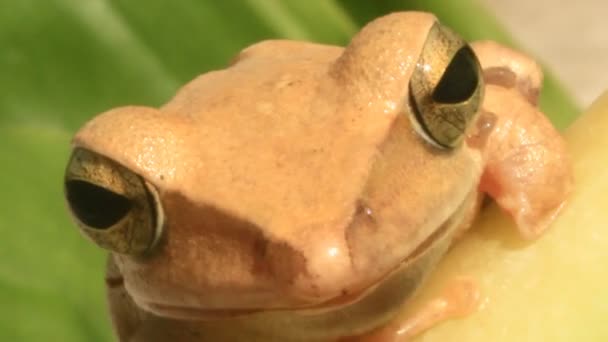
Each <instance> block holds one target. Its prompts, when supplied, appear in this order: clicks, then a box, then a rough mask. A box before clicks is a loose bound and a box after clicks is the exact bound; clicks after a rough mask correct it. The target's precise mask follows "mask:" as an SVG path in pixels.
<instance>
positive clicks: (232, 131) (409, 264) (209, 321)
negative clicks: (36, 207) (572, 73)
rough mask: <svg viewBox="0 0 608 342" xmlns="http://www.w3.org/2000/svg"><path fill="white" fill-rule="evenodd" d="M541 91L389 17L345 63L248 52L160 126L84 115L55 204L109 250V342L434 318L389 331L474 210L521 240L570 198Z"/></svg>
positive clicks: (326, 335) (243, 337)
mask: <svg viewBox="0 0 608 342" xmlns="http://www.w3.org/2000/svg"><path fill="white" fill-rule="evenodd" d="M541 80H542V75H541V71H540V69H539V67H538V65H537V64H536V63H535V62H534V61H533V60H531V59H530V58H528V57H526V56H525V55H522V54H520V53H518V52H515V51H513V50H511V49H509V48H506V47H503V46H500V45H498V44H496V43H492V42H475V43H472V44H468V43H466V42H465V41H464V40H463V39H461V38H460V37H459V36H458V35H457V34H456V33H454V32H453V31H452V30H451V29H449V28H448V27H446V26H444V25H442V24H441V23H439V22H438V21H437V19H436V18H435V17H434V16H433V15H431V14H428V13H421V12H405V13H394V14H390V15H387V16H385V17H381V18H379V19H376V20H374V21H372V22H371V23H369V24H368V25H366V26H365V27H364V28H363V29H362V30H361V31H360V32H359V33H358V34H356V35H355V36H354V38H353V39H352V41H351V42H350V43H349V44H348V46H346V47H345V48H342V47H336V46H327V45H320V44H313V43H307V42H296V41H287V40H271V41H263V42H260V43H257V44H255V45H252V46H250V47H248V48H246V49H244V50H243V51H242V52H240V54H238V56H237V57H236V58H235V59H234V60H233V61H232V62H231V64H230V65H229V66H228V67H227V68H226V69H224V70H219V71H213V72H209V73H206V74H204V75H202V76H199V77H198V78H196V79H195V80H193V81H191V82H190V83H189V84H187V85H185V86H184V87H183V88H182V89H181V90H179V92H178V93H177V95H176V96H175V97H174V98H173V99H171V100H170V101H169V102H168V103H167V104H165V105H164V106H162V107H161V108H160V109H155V108H149V107H142V106H127V107H122V108H117V109H112V110H110V111H108V112H105V113H103V114H101V115H99V116H97V117H95V118H94V119H92V120H91V121H89V122H88V123H86V124H85V125H84V127H82V128H81V129H80V130H79V131H78V132H77V134H76V135H75V138H74V140H73V152H72V156H71V158H70V161H69V163H68V166H67V171H66V175H65V193H66V198H67V202H68V206H69V208H70V211H71V213H72V215H73V217H74V220H75V221H76V223H77V224H78V226H79V227H80V229H81V231H82V232H84V234H85V235H86V236H88V237H89V238H90V239H91V240H92V241H93V242H95V243H96V244H97V245H98V246H100V247H102V248H105V249H107V250H109V251H110V255H109V258H108V266H107V274H106V278H105V280H106V285H107V293H108V299H109V307H110V312H111V316H112V319H113V323H114V327H115V330H116V333H117V335H118V337H119V339H120V340H121V341H347V340H348V341H402V340H406V339H408V338H409V337H411V336H414V335H416V334H418V333H420V332H421V331H423V330H424V329H426V328H427V327H430V326H432V325H434V324H437V323H438V322H440V321H441V320H444V319H447V318H449V317H450V314H449V311H450V310H447V309H446V307H447V306H446V305H443V306H442V305H434V306H429V307H428V308H426V309H425V310H426V311H424V310H423V311H424V312H419V313H417V314H416V313H414V314H413V315H411V316H409V317H405V318H404V317H401V316H400V315H399V313H400V312H401V311H402V310H403V308H404V307H406V305H407V303H408V299H409V298H411V297H412V295H413V294H414V293H415V290H416V289H417V288H419V287H420V285H421V284H422V283H423V281H424V279H425V277H426V275H427V274H428V273H429V272H431V270H432V269H433V266H434V265H435V264H436V263H437V262H438V260H440V259H441V258H442V256H443V255H444V254H445V252H446V250H447V249H448V248H449V246H450V245H451V244H452V243H453V242H454V241H456V240H457V237H458V236H460V235H461V234H462V233H463V232H464V231H465V230H466V228H467V227H469V226H470V224H471V222H472V221H473V220H474V217H475V214H476V213H477V211H478V209H479V208H480V205H481V203H482V200H483V198H484V196H486V195H488V196H489V197H490V198H492V199H493V200H494V201H495V202H496V203H497V204H498V205H499V206H500V207H501V208H502V209H504V211H505V212H506V213H508V214H509V215H510V216H512V217H513V219H514V221H515V223H516V224H517V227H518V229H519V231H520V233H521V235H522V237H523V238H527V239H533V238H536V237H538V236H539V235H540V234H541V233H542V232H543V231H544V230H545V229H546V228H547V226H548V225H549V223H550V222H551V220H552V219H553V218H554V217H555V215H556V214H557V213H558V211H559V209H560V208H561V207H562V205H563V203H564V202H565V200H566V197H567V194H568V193H569V191H570V189H571V187H572V178H571V169H570V164H569V159H568V155H567V153H566V148H565V145H564V142H563V140H562V138H561V137H560V136H559V134H558V133H557V132H556V130H555V129H554V128H553V127H552V126H551V124H550V123H549V121H548V120H547V119H546V118H545V116H544V115H543V114H542V113H541V112H540V111H539V110H538V108H537V100H538V93H539V88H540V85H541ZM456 292H458V291H456ZM446 293H448V295H445V296H444V297H443V298H444V299H445V302H446V303H457V301H455V300H454V298H453V297H452V296H451V295H449V293H454V292H449V291H448V292H446ZM473 293H474V288H473V289H471V292H470V293H469V294H473ZM469 297H471V298H473V297H474V296H469ZM452 311H453V310H452ZM450 312H451V311H450Z"/></svg>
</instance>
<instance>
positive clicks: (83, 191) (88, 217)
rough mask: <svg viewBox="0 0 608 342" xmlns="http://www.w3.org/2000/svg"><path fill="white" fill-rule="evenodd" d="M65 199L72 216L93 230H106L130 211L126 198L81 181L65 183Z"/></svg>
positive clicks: (129, 203)
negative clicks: (72, 213)
mask: <svg viewBox="0 0 608 342" xmlns="http://www.w3.org/2000/svg"><path fill="white" fill-rule="evenodd" d="M65 188H66V197H67V200H68V203H69V204H70V207H71V208H72V211H73V212H74V215H75V216H76V217H77V218H78V220H80V221H81V222H82V223H84V224H86V225H87V226H89V227H91V228H95V229H106V228H109V227H111V226H112V225H114V224H116V223H117V222H118V221H120V220H121V219H122V218H123V217H125V216H126V215H127V213H128V212H129V211H130V210H131V207H132V203H131V200H129V199H128V198H127V197H125V196H122V195H119V194H117V193H115V192H113V191H110V190H108V189H105V188H103V187H101V186H98V185H95V184H93V183H89V182H86V181H82V180H68V181H66V183H65Z"/></svg>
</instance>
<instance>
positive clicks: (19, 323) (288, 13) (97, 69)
mask: <svg viewBox="0 0 608 342" xmlns="http://www.w3.org/2000/svg"><path fill="white" fill-rule="evenodd" d="M0 7H1V8H2V11H0V137H2V138H1V141H2V143H1V144H0V165H1V166H2V173H1V174H2V177H0V189H2V192H1V195H0V208H1V209H0V233H2V236H3V239H2V241H3V243H2V244H1V247H0V303H2V304H3V305H2V306H1V308H0V340H2V341H40V340H54V341H68V342H69V341H107V340H111V330H110V325H109V320H108V317H107V314H106V312H105V305H104V297H103V296H104V295H103V271H102V269H103V253H102V252H100V251H98V250H97V249H96V248H94V247H93V246H92V244H90V243H89V242H88V241H86V240H85V239H84V238H82V237H81V236H80V234H79V233H78V231H77V229H76V228H75V227H74V225H73V224H72V223H71V222H70V220H69V218H68V215H67V210H66V208H65V205H64V200H63V194H62V191H63V190H62V177H63V170H64V167H65V163H66V161H67V157H68V155H69V149H70V147H69V140H70V137H71V135H72V134H73V133H74V132H75V131H76V129H77V128H78V127H79V126H81V125H82V124H83V123H84V122H85V121H86V120H87V119H89V118H91V117H92V116H93V115H95V114H97V113H99V112H102V111H104V110H107V109H110V108H113V107H117V106H121V105H126V104H142V105H152V106H157V105H160V104H161V103H163V102H165V101H167V100H168V99H169V98H170V97H171V96H172V94H174V92H175V91H176V89H177V88H178V87H179V86H180V85H182V84H184V83H185V82H187V81H188V80H190V79H192V78H193V77H195V76H196V75H198V74H201V73H203V72H206V71H208V70H211V69H214V68H221V67H222V66H224V65H225V64H226V63H227V61H229V60H230V58H231V57H232V56H234V55H235V54H236V53H237V52H238V51H239V50H241V49H242V48H243V47H245V46H247V45H248V44H251V43H253V42H256V41H259V40H261V39H267V38H291V39H302V40H313V41H318V42H324V43H330V44H342V45H343V44H346V43H347V42H348V40H349V38H350V37H351V36H352V35H353V34H354V33H355V32H356V31H357V30H358V28H359V27H360V26H361V25H363V24H364V23H365V22H366V21H368V20H370V19H371V18H372V17H375V16H379V15H382V14H385V13H387V12H389V11H394V10H406V9H408V8H416V9H424V10H435V11H436V12H437V13H438V15H439V17H440V18H441V19H442V20H443V21H445V22H446V23H448V24H450V25H452V26H454V27H455V28H456V30H458V31H460V32H462V33H463V35H464V36H466V37H468V38H480V37H485V38H496V39H498V40H500V41H508V38H507V36H506V34H505V33H504V32H503V31H501V30H500V29H499V27H498V26H497V25H496V23H495V21H494V20H493V19H492V18H491V16H489V14H488V13H487V12H486V11H484V10H483V9H481V8H479V6H477V5H475V4H474V2H471V1H447V2H441V3H439V2H438V1H380V0H376V1H368V2H356V3H355V2H354V1H346V0H336V1H327V0H314V1H299V0H291V1H279V0H243V1H231V0H224V1H214V0H209V1H202V0H182V1H160V0H148V1H143V0H137V1H135V0H87V1H82V0H49V1H46V0H20V1H9V0H0ZM545 89H546V91H545V93H544V95H543V107H544V108H545V109H546V111H547V112H549V113H550V115H551V117H552V118H553V120H554V121H555V122H556V123H557V124H558V125H559V126H560V127H563V126H564V125H566V124H567V123H568V122H570V121H571V120H572V119H573V118H574V113H576V110H575V107H574V106H573V105H572V102H571V100H570V99H569V97H568V96H566V94H564V92H563V91H562V90H561V88H560V87H559V86H558V85H557V84H556V83H555V81H554V80H553V79H552V78H548V81H547V84H546V88H545Z"/></svg>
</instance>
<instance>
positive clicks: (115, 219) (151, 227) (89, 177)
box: [64, 148, 164, 255]
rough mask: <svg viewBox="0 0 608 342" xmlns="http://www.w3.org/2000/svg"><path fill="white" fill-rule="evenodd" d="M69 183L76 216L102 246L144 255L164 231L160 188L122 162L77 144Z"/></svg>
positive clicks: (67, 189) (69, 199) (67, 190)
mask: <svg viewBox="0 0 608 342" xmlns="http://www.w3.org/2000/svg"><path fill="white" fill-rule="evenodd" d="M64 186H65V196H66V200H67V203H68V206H69V208H70V211H71V213H72V216H73V218H74V220H75V221H76V223H77V224H78V226H79V227H80V229H81V231H82V232H83V233H84V234H85V235H86V236H87V237H88V238H90V239H91V240H92V241H93V242H95V243H96V244H97V245H98V246H100V247H102V248H105V249H108V250H111V251H113V252H117V253H121V254H131V255H141V254H144V253H146V252H148V251H150V250H151V249H152V247H153V246H154V245H155V243H156V242H157V240H158V238H159V236H160V235H161V228H162V226H163V221H164V217H163V210H162V206H161V204H160V200H159V197H158V193H157V191H156V189H155V188H154V187H153V186H152V185H150V184H148V183H147V182H146V181H145V180H144V179H143V178H142V177H140V176H139V175H137V174H135V173H133V172H132V171H130V170H129V169H127V168H126V167H124V166H122V165H120V164H119V163H117V162H115V161H113V160H111V159H109V158H107V157H104V156H102V155H100V154H98V153H95V152H93V151H90V150H87V149H84V148H76V149H75V150H74V152H72V156H71V157H70V161H69V162H68V166H67V169H66V173H65V184H64Z"/></svg>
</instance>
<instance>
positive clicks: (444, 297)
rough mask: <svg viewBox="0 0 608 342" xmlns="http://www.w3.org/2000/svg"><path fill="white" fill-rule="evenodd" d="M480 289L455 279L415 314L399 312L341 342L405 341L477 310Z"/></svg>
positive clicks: (465, 280) (468, 280)
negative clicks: (444, 322)
mask: <svg viewBox="0 0 608 342" xmlns="http://www.w3.org/2000/svg"><path fill="white" fill-rule="evenodd" d="M479 297H480V293H479V289H478V287H477V285H476V284H475V282H474V281H473V280H471V279H468V278H458V279H454V280H452V281H451V282H450V283H449V284H448V286H446V287H445V288H444V289H443V291H442V292H441V293H440V294H439V295H438V296H437V297H435V298H433V299H431V300H430V301H428V302H426V303H424V304H423V306H422V307H421V308H419V309H417V310H416V311H415V312H414V313H413V314H407V315H405V314H403V315H400V316H397V317H396V318H395V319H393V321H392V322H391V323H389V324H388V325H386V326H384V327H381V328H379V329H377V330H375V331H372V332H370V333H368V334H364V335H359V336H353V337H350V338H348V339H343V340H340V342H347V341H349V342H355V341H357V342H405V341H410V340H411V339H412V338H414V337H415V336H418V335H420V334H421V333H423V332H425V331H426V330H428V329H430V328H432V327H433V326H435V325H437V324H439V323H441V322H443V321H446V320H449V319H453V318H458V317H464V316H467V315H469V314H471V313H473V312H475V311H476V310H477V307H478V304H479Z"/></svg>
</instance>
